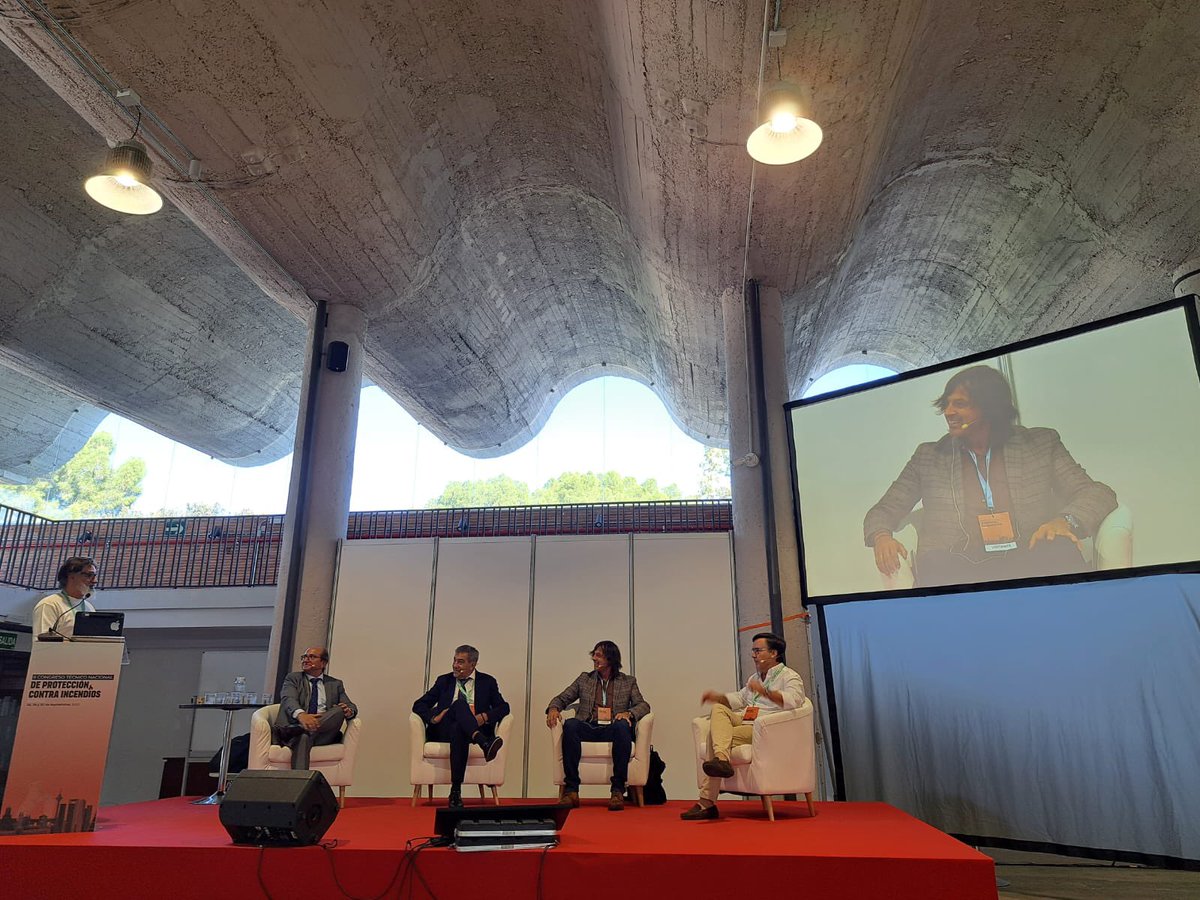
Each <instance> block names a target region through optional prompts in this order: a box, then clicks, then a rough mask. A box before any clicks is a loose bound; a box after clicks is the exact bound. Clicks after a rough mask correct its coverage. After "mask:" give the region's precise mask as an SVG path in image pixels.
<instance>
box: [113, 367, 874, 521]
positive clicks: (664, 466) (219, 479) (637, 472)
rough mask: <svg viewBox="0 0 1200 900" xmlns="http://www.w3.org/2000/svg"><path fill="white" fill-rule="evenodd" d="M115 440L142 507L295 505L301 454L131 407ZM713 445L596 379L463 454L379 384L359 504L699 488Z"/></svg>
mask: <svg viewBox="0 0 1200 900" xmlns="http://www.w3.org/2000/svg"><path fill="white" fill-rule="evenodd" d="M884 374H891V372H890V371H889V370H887V369H880V368H879V367H877V366H847V367H845V368H844V369H839V370H837V371H835V372H831V373H829V374H828V375H826V376H823V377H822V378H820V379H818V380H817V381H816V382H814V383H813V385H812V386H811V387H810V388H809V390H808V391H807V392H806V394H805V396H812V395H814V394H816V393H822V392H824V391H830V390H836V389H837V388H839V387H846V386H847V385H850V384H860V383H862V382H864V381H869V380H871V379H873V378H879V377H881V376H882V375H884ZM97 430H99V431H107V432H109V433H110V434H112V435H113V437H114V438H115V440H116V451H115V453H114V465H119V464H120V463H122V462H124V461H125V460H126V459H129V458H130V457H135V456H137V457H141V458H142V459H144V460H145V461H146V470H147V471H146V479H145V481H144V482H143V490H142V496H141V498H140V499H139V500H138V502H137V503H136V504H134V507H133V514H134V515H138V514H143V515H144V514H147V513H151V512H154V511H156V510H159V509H179V510H182V509H183V508H184V507H185V506H186V505H187V504H188V503H219V504H221V506H223V507H224V508H225V509H227V510H229V511H231V512H241V511H242V510H243V509H246V510H249V511H250V512H254V513H281V512H283V511H284V508H285V506H286V505H287V490H288V480H289V478H290V475H291V466H292V458H291V455H290V454H289V455H288V456H286V457H284V458H283V459H280V460H277V461H276V462H273V463H269V464H268V465H265V466H257V467H255V468H239V467H237V466H230V465H228V464H226V463H223V462H219V461H217V460H215V459H212V458H211V457H209V456H206V455H204V454H203V453H199V452H197V451H195V450H192V449H191V448H190V447H185V446H183V445H182V444H177V443H175V442H173V441H171V440H168V439H167V438H164V437H162V436H160V435H158V434H155V433H154V432H152V431H150V430H148V429H146V428H143V427H142V426H140V425H137V424H135V423H133V422H130V421H128V420H127V419H122V418H121V417H120V416H116V415H110V416H108V417H107V418H106V419H105V420H104V421H103V422H102V423H101V424H100V427H99V428H98V429H97ZM703 455H704V446H703V445H702V444H700V443H698V442H697V441H694V440H692V439H691V438H690V437H688V436H687V435H685V434H684V433H683V432H682V431H680V430H679V427H678V426H677V425H676V424H675V422H674V421H673V420H672V419H671V417H670V416H669V415H668V414H667V411H666V409H665V408H664V407H663V405H662V402H661V401H660V400H659V399H658V397H657V396H655V394H654V392H653V391H651V390H650V389H649V388H648V387H645V386H644V385H641V384H639V383H637V382H635V381H630V380H629V379H626V378H614V377H607V378H597V379H593V380H592V381H589V382H586V383H585V384H582V385H580V386H578V387H576V388H575V389H574V390H572V391H570V392H569V393H568V394H566V396H564V397H563V398H562V400H561V401H560V402H559V404H558V406H557V407H555V409H554V412H553V413H551V415H550V418H549V420H548V421H547V422H546V425H545V426H544V427H543V428H542V430H541V432H540V433H539V434H538V436H537V437H536V438H534V439H533V440H532V441H530V442H529V443H528V444H526V445H525V446H524V447H522V448H521V449H519V450H517V451H515V452H513V453H510V454H509V455H507V456H502V457H497V458H496V459H471V458H470V457H467V456H463V455H462V454H460V453H456V452H455V451H453V450H451V449H450V448H449V447H447V446H445V445H444V444H442V442H441V441H439V440H437V439H436V438H435V437H433V435H431V434H430V433H429V432H428V431H426V430H425V429H424V428H422V427H421V426H419V425H417V423H416V421H415V420H414V419H413V418H412V416H410V415H409V414H408V413H406V412H405V411H404V410H403V409H402V408H401V407H400V406H399V405H398V404H397V403H395V401H393V400H392V399H391V398H390V397H388V396H387V395H386V394H385V393H384V392H383V391H381V390H380V389H379V388H376V387H369V388H366V389H364V391H363V395H362V406H361V408H360V413H359V422H358V437H357V447H356V450H355V461H354V482H353V490H352V493H351V497H350V508H351V509H353V510H380V509H413V508H416V507H421V506H424V505H425V503H426V502H427V501H429V500H430V499H432V498H433V497H436V496H437V495H438V494H440V493H441V492H442V489H443V487H445V485H446V483H447V482H450V481H462V480H476V479H479V480H483V479H488V478H492V477H493V476H495V475H500V474H506V475H509V476H510V477H512V478H514V479H516V480H518V481H524V482H526V483H527V484H528V485H529V486H530V487H531V488H537V487H540V486H541V485H542V484H544V483H545V482H546V481H547V480H548V479H550V478H553V477H555V476H556V475H559V474H561V473H562V472H569V471H576V472H586V471H592V472H606V471H609V470H610V469H612V470H615V471H617V472H620V473H621V474H622V475H632V476H633V477H634V478H636V479H637V480H638V481H642V480H644V479H647V478H654V479H657V480H658V483H659V484H662V485H666V484H672V483H674V484H676V485H678V486H679V489H680V490H681V491H682V492H683V495H684V496H685V497H687V496H691V495H693V494H694V493H695V491H696V489H697V486H698V482H699V476H700V461H701V458H702V457H703Z"/></svg>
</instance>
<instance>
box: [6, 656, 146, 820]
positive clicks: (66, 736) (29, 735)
mask: <svg viewBox="0 0 1200 900" xmlns="http://www.w3.org/2000/svg"><path fill="white" fill-rule="evenodd" d="M124 646H125V641H124V640H123V639H122V638H98V639H92V640H84V639H76V640H73V641H65V642H63V643H41V642H35V643H34V645H33V652H32V654H31V656H30V659H29V674H28V676H27V677H26V679H25V690H24V693H22V695H21V709H20V713H19V715H18V718H17V734H16V738H15V740H14V742H13V753H12V763H11V765H10V767H9V770H8V779H7V782H6V784H5V788H4V802H3V806H2V807H0V834H3V835H12V834H55V833H60V832H67V831H92V830H94V829H95V827H96V810H97V809H98V808H99V805H100V788H101V786H102V785H103V783H104V765H105V762H106V761H107V759H108V739H109V735H110V733H111V731H112V721H113V711H114V709H115V708H116V703H117V684H118V682H119V680H120V675H121V656H122V653H123V651H124Z"/></svg>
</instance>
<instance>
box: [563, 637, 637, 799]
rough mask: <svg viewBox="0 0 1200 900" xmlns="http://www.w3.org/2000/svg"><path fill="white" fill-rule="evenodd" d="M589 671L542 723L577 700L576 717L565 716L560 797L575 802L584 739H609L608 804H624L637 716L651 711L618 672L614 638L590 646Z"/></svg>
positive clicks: (629, 677) (632, 684)
mask: <svg viewBox="0 0 1200 900" xmlns="http://www.w3.org/2000/svg"><path fill="white" fill-rule="evenodd" d="M591 655H592V671H590V672H581V673H580V674H579V677H578V678H576V679H575V681H574V682H572V683H571V684H570V685H569V686H568V687H567V689H566V690H565V691H563V692H562V693H561V694H559V695H558V696H557V697H555V698H554V699H553V700H551V701H550V704H549V705H548V706H547V707H546V726H547V727H548V728H553V727H554V726H555V725H556V724H558V720H559V718H560V717H561V714H562V711H563V710H564V709H565V708H566V707H567V706H569V705H570V704H571V703H574V702H575V701H576V700H578V701H579V706H578V708H577V709H576V711H575V718H573V719H566V720H564V721H563V736H562V755H563V802H564V803H567V804H570V805H571V806H578V805H579V760H580V758H581V757H582V755H583V746H582V744H583V742H584V741H599V742H610V743H611V744H612V745H613V747H612V758H613V774H612V793H611V795H610V796H609V800H608V808H609V809H610V810H611V811H613V812H618V811H620V810H622V809H624V808H625V800H624V797H625V781H626V779H627V778H628V776H629V757H630V756H632V755H633V737H634V732H635V729H636V728H637V721H638V719H640V718H642V717H643V716H645V715H646V714H647V713H648V712H650V704H649V703H647V702H646V701H645V700H643V699H642V692H641V691H640V690H639V689H638V683H637V679H636V678H634V677H633V676H632V675H626V674H625V673H623V672H622V671H621V650H620V648H619V647H618V646H617V645H616V644H614V643H613V642H612V641H601V642H600V643H598V644H597V645H596V646H595V648H593V650H592V654H591Z"/></svg>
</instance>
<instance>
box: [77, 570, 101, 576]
mask: <svg viewBox="0 0 1200 900" xmlns="http://www.w3.org/2000/svg"><path fill="white" fill-rule="evenodd" d="M76 574H77V575H81V576H83V577H84V578H95V577H96V576H97V575H98V574H99V573H98V572H96V571H95V570H94V569H93V570H92V571H91V572H77V573H76Z"/></svg>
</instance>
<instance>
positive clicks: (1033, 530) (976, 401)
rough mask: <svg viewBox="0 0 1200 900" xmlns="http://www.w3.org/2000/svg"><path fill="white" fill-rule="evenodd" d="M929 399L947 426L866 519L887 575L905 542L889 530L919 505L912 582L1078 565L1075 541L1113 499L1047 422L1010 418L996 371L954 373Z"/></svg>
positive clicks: (1012, 412) (1064, 570)
mask: <svg viewBox="0 0 1200 900" xmlns="http://www.w3.org/2000/svg"><path fill="white" fill-rule="evenodd" d="M933 405H934V406H935V407H936V408H937V409H938V411H939V412H941V413H942V415H943V416H944V417H945V420H946V429H947V432H948V433H947V434H946V435H945V436H943V437H942V438H941V439H940V440H938V441H934V442H930V443H924V444H921V445H919V446H918V447H917V449H916V452H915V453H914V454H913V456H912V458H911V459H910V460H909V461H908V464H907V465H906V466H905V467H904V470H903V471H902V472H901V473H900V475H899V477H898V478H897V479H896V480H895V481H894V482H893V483H892V486H891V487H890V488H888V490H887V492H886V493H885V494H884V495H883V497H881V498H880V500H879V502H878V503H876V504H875V505H874V506H872V507H871V509H870V510H868V512H867V514H866V517H865V518H864V520H863V536H864V539H865V541H866V545H867V546H868V547H871V548H872V549H873V550H874V553H875V565H876V567H877V568H878V569H879V571H880V572H881V573H883V574H884V575H894V574H895V573H896V572H897V571H899V569H900V566H901V560H902V559H907V558H908V552H909V551H908V548H907V547H905V546H904V544H902V543H901V542H900V541H899V540H897V539H896V538H895V536H894V533H895V532H896V531H898V530H900V528H901V527H902V526H903V523H904V521H905V519H906V518H907V517H908V515H909V513H911V512H912V510H913V508H914V507H915V506H916V505H917V504H918V503H920V504H921V505H922V510H921V512H920V517H919V519H918V521H917V547H916V557H915V560H913V575H914V585H915V586H917V587H930V586H934V585H944V584H964V583H973V582H980V581H988V580H992V579H1011V578H1033V577H1043V576H1049V575H1063V574H1071V573H1077V572H1082V571H1084V570H1085V569H1086V568H1087V564H1086V562H1085V561H1084V558H1083V555H1082V553H1081V551H1080V541H1081V540H1083V539H1084V538H1087V537H1091V536H1094V535H1095V533H1096V530H1097V529H1098V528H1099V526H1100V523H1101V522H1102V521H1103V520H1104V518H1105V516H1107V515H1108V514H1109V513H1110V512H1112V511H1113V510H1114V509H1115V508H1116V506H1117V497H1116V494H1115V493H1114V492H1113V490H1112V488H1110V487H1108V485H1105V484H1102V483H1100V482H1098V481H1095V480H1094V479H1092V478H1090V477H1089V476H1088V474H1087V472H1086V471H1085V470H1084V468H1083V467H1082V466H1081V465H1079V463H1077V462H1076V461H1075V459H1074V457H1072V456H1071V454H1070V453H1069V452H1068V451H1067V449H1066V447H1064V446H1063V443H1062V440H1061V439H1060V438H1059V435H1058V432H1057V431H1055V430H1054V429H1052V428H1025V427H1023V426H1021V425H1018V424H1016V420H1017V410H1016V408H1015V406H1014V404H1013V399H1012V390H1011V388H1010V387H1009V384H1008V381H1007V380H1006V379H1005V377H1004V375H1002V374H1001V373H1000V372H999V371H998V370H996V369H994V368H991V367H990V366H972V367H971V368H968V369H963V370H962V371H961V372H958V373H957V374H955V375H954V376H953V377H952V378H951V379H950V380H949V381H948V382H947V383H946V389H945V390H944V391H943V392H942V394H941V396H940V397H938V398H937V399H936V400H934V401H933Z"/></svg>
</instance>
